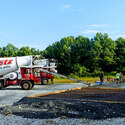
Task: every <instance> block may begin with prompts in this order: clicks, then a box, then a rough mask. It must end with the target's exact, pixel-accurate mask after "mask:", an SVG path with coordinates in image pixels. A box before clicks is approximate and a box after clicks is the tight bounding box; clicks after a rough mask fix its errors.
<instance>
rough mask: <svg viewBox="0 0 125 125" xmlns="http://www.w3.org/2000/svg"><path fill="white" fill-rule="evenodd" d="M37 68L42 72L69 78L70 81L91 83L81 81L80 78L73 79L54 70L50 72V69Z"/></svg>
mask: <svg viewBox="0 0 125 125" xmlns="http://www.w3.org/2000/svg"><path fill="white" fill-rule="evenodd" d="M39 70H40V71H42V72H45V73H48V74H52V75H56V76H60V77H61V78H67V79H70V80H72V81H76V82H79V83H83V84H86V85H90V84H91V83H87V82H85V81H82V80H78V79H74V78H71V77H68V76H65V75H62V74H59V73H56V72H51V71H48V70H45V69H43V68H40V69H39Z"/></svg>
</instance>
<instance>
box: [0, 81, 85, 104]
mask: <svg viewBox="0 0 125 125" xmlns="http://www.w3.org/2000/svg"><path fill="white" fill-rule="evenodd" d="M83 86H86V85H84V84H82V83H70V84H66V83H65V84H51V85H35V86H34V88H33V89H31V90H22V89H21V87H20V86H9V87H7V88H5V89H3V90H0V102H1V103H0V106H5V105H12V104H13V103H15V102H17V101H19V100H20V99H21V98H23V97H26V96H32V95H37V94H43V93H49V92H54V91H60V90H65V89H71V88H77V87H83Z"/></svg>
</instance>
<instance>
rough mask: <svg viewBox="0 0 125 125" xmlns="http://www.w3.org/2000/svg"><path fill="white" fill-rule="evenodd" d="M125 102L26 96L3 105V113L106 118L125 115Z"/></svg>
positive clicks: (29, 115)
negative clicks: (11, 103)
mask: <svg viewBox="0 0 125 125" xmlns="http://www.w3.org/2000/svg"><path fill="white" fill-rule="evenodd" d="M124 107H125V104H122V103H104V102H90V101H79V100H74V99H73V100H72V99H67V100H66V99H41V98H28V97H25V98H23V99H21V100H20V101H19V102H17V103H15V104H14V105H13V106H9V107H3V108H1V110H0V113H2V114H14V115H18V116H22V117H24V118H39V119H48V118H57V117H61V116H66V117H67V118H87V119H106V118H115V117H124V116H125V108H124Z"/></svg>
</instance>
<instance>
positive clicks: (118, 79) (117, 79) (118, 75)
mask: <svg viewBox="0 0 125 125" xmlns="http://www.w3.org/2000/svg"><path fill="white" fill-rule="evenodd" d="M120 76H121V75H120V72H117V74H116V83H119V82H120Z"/></svg>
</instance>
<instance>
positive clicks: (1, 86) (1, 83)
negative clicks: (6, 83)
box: [0, 80, 3, 89]
mask: <svg viewBox="0 0 125 125" xmlns="http://www.w3.org/2000/svg"><path fill="white" fill-rule="evenodd" d="M2 88H3V81H2V80H0V89H2Z"/></svg>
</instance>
